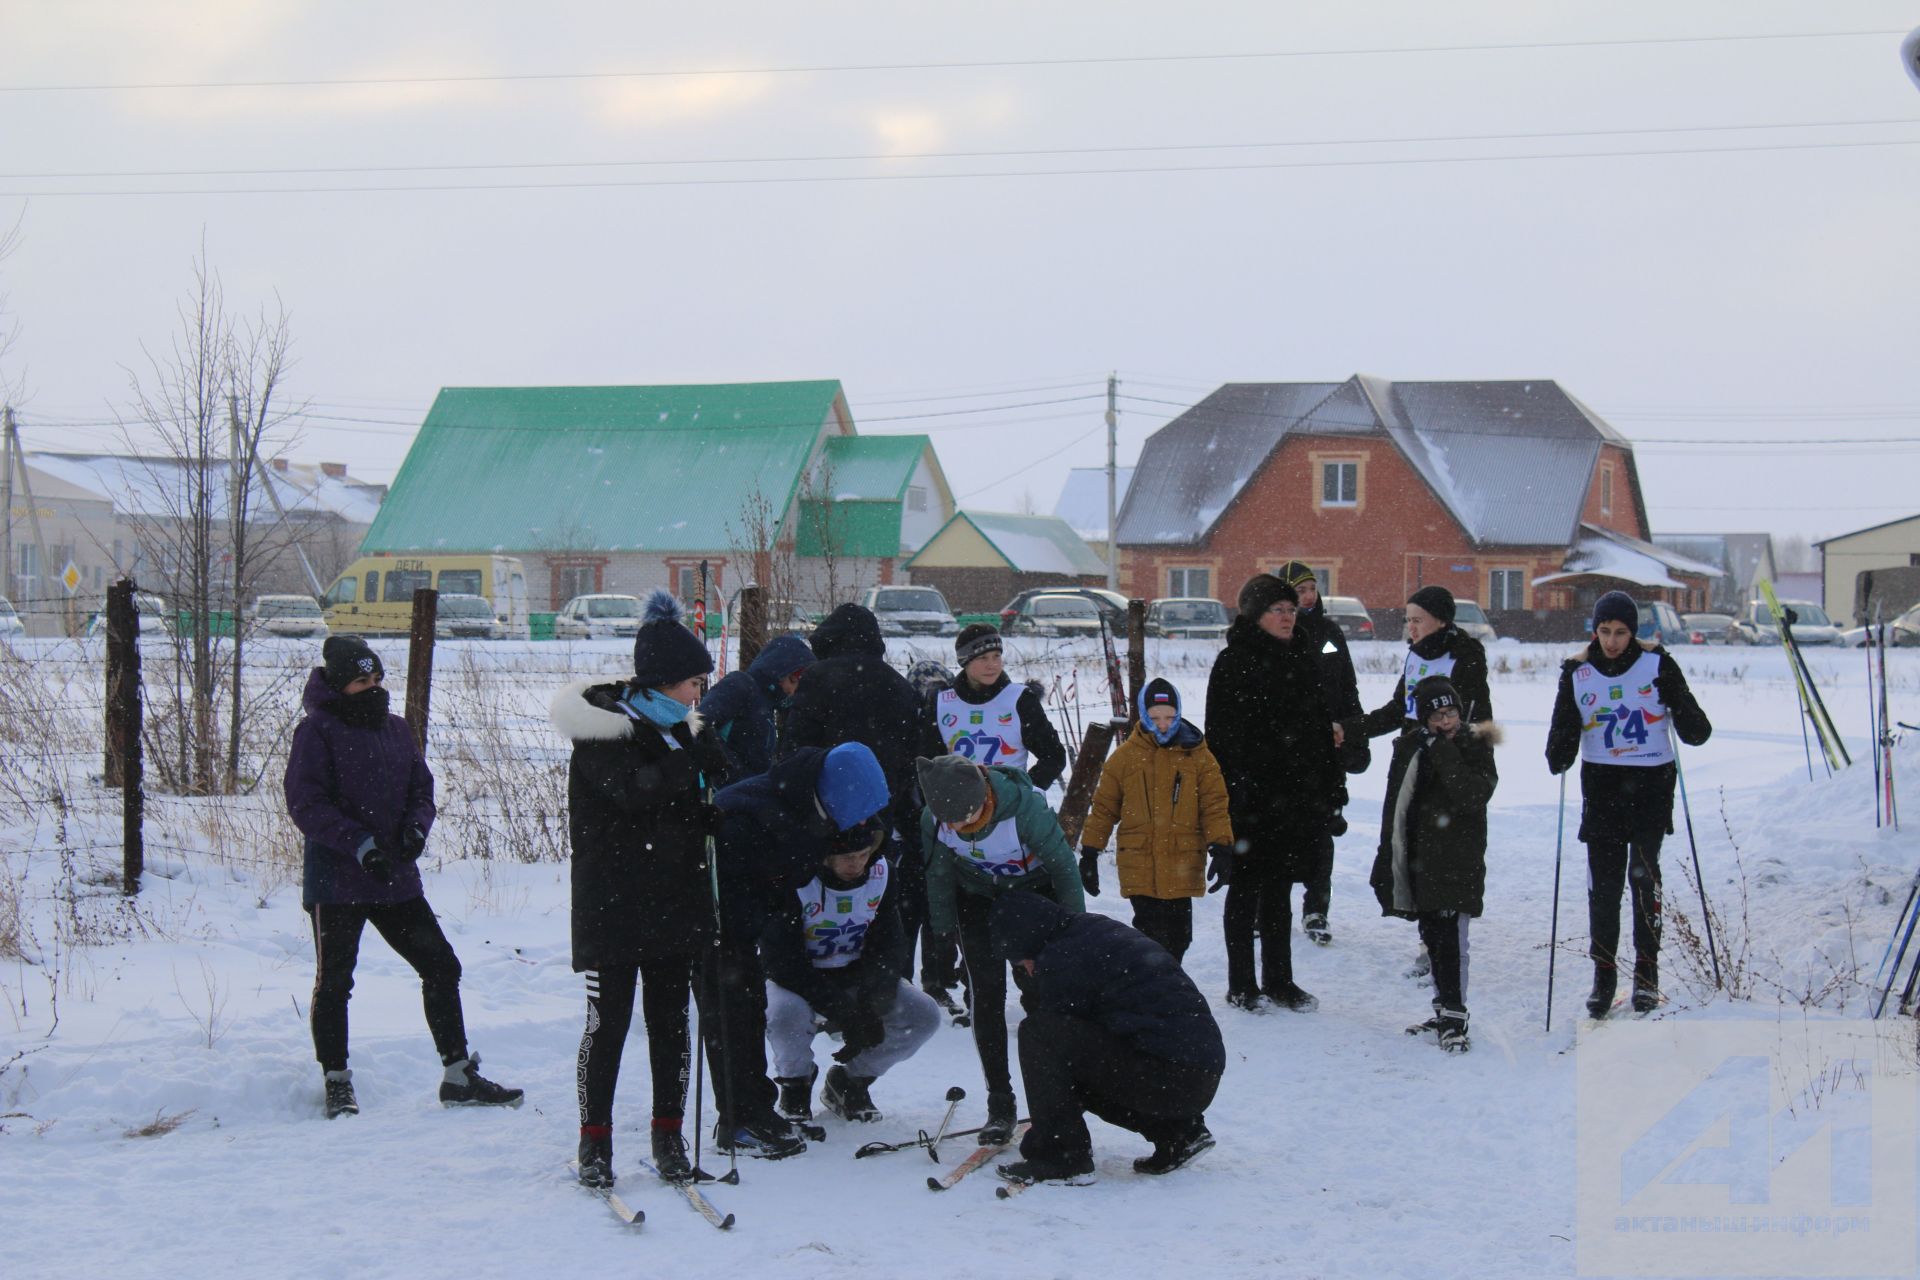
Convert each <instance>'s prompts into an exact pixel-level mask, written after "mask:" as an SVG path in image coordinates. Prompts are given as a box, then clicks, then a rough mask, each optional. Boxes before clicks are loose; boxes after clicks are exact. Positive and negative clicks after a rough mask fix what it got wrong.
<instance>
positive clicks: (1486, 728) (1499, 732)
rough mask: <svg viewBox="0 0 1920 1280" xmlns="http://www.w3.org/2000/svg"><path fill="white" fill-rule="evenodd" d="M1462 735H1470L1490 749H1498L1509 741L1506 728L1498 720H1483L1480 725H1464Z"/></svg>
mask: <svg viewBox="0 0 1920 1280" xmlns="http://www.w3.org/2000/svg"><path fill="white" fill-rule="evenodd" d="M1460 731H1461V732H1462V733H1470V734H1472V735H1473V736H1474V737H1476V738H1479V739H1481V740H1483V741H1484V742H1485V743H1486V744H1487V745H1488V746H1490V747H1497V746H1499V745H1500V744H1501V743H1502V742H1505V741H1506V740H1507V730H1506V726H1504V725H1502V724H1501V723H1500V722H1499V721H1497V720H1482V721H1481V722H1480V723H1479V724H1463V725H1461V726H1460Z"/></svg>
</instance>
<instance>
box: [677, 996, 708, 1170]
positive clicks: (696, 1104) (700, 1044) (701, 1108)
mask: <svg viewBox="0 0 1920 1280" xmlns="http://www.w3.org/2000/svg"><path fill="white" fill-rule="evenodd" d="M694 980H695V981H696V982H697V981H699V978H698V977H696V978H695V979H694ZM706 1049H707V1037H706V1028H704V1027H702V1026H701V1025H700V1000H699V998H698V997H695V998H694V1002H693V1180H694V1181H695V1182H698V1181H700V1177H701V1173H700V1131H701V1130H702V1129H705V1128H706V1127H707V1122H706V1119H705V1115H706V1102H707V1052H706ZM680 1078H681V1079H682V1080H685V1079H686V1076H684V1075H683V1076H681V1077H680Z"/></svg>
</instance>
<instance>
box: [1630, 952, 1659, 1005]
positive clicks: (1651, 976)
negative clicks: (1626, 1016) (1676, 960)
mask: <svg viewBox="0 0 1920 1280" xmlns="http://www.w3.org/2000/svg"><path fill="white" fill-rule="evenodd" d="M1659 1007H1660V966H1659V965H1658V964H1657V963H1655V962H1653V961H1651V960H1639V959H1636V960H1635V961H1634V965H1633V1011H1634V1012H1635V1013H1652V1012H1653V1011H1654V1010H1655V1009H1657V1008H1659Z"/></svg>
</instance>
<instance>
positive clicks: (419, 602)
mask: <svg viewBox="0 0 1920 1280" xmlns="http://www.w3.org/2000/svg"><path fill="white" fill-rule="evenodd" d="M439 619H440V593H439V592H438V591H435V590H434V589H433V588H432V587H420V588H419V589H417V590H416V591H415V592H414V593H413V629H412V633H411V635H410V636H409V637H408V642H407V728H409V729H411V730H413V745H414V746H416V747H418V748H419V749H420V754H422V755H425V754H426V751H427V704H428V702H429V700H430V699H431V698H432V696H433V631H434V624H435V623H437V622H438V621H439Z"/></svg>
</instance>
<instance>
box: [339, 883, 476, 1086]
mask: <svg viewBox="0 0 1920 1280" xmlns="http://www.w3.org/2000/svg"><path fill="white" fill-rule="evenodd" d="M307 915H308V916H309V917H310V918H311V920H312V924H313V956H314V962H315V970H316V972H315V974H314V979H313V1008H312V1010H311V1017H310V1019H309V1021H310V1022H311V1024H312V1026H313V1055H314V1057H316V1058H318V1059H319V1060H320V1066H321V1069H322V1070H326V1071H344V1070H346V1067H347V1001H348V1000H349V999H350V998H351V997H352V996H353V967H354V965H355V964H356V963H357V962H358V961H359V959H360V934H361V932H362V931H363V930H364V929H365V928H366V926H367V925H369V924H371V925H372V926H373V927H374V929H375V930H377V931H378V932H379V934H380V936H381V937H382V938H385V939H386V940H387V945H388V946H390V947H392V948H393V950H394V953H395V954H396V955H398V956H399V957H400V958H401V959H402V960H405V961H406V962H407V963H408V964H410V965H412V966H413V971H414V972H415V973H417V974H419V975H420V999H421V1003H422V1004H424V1005H425V1006H426V1011H427V1030H429V1031H430V1032H432V1033H433V1047H434V1048H436V1049H438V1050H439V1051H440V1060H441V1061H442V1062H458V1061H459V1060H460V1059H462V1058H464V1057H466V1056H467V1027H466V1021H465V1019H464V1018H463V1017H462V1016H461V1013H460V957H458V956H456V955H454V954H453V946H452V944H451V943H449V942H448V941H447V935H446V934H444V933H442V932H441V931H440V921H439V920H437V919H435V918H434V914H433V908H431V907H429V906H428V905H427V900H426V899H425V898H414V899H412V900H411V901H408V902H394V903H362V902H343V903H332V902H323V903H319V904H317V905H315V906H311V907H308V908H307Z"/></svg>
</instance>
